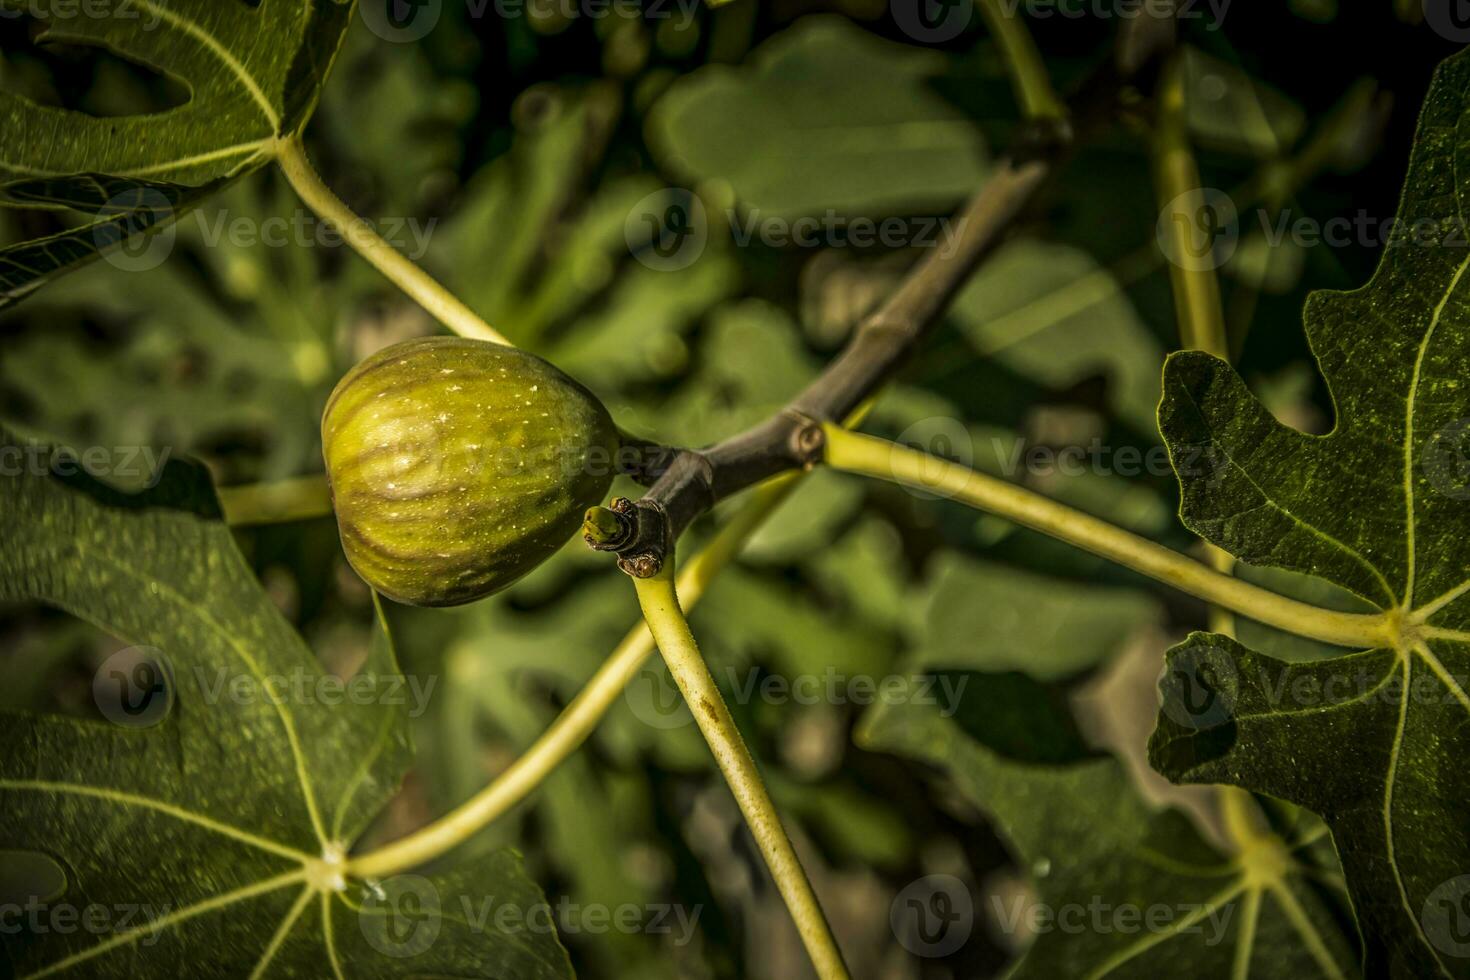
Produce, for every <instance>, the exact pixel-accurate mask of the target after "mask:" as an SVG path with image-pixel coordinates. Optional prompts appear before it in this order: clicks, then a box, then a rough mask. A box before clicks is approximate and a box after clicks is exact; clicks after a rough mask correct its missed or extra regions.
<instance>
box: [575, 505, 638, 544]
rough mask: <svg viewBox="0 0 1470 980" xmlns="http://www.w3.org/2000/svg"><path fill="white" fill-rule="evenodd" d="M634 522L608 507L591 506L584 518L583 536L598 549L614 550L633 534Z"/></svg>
mask: <svg viewBox="0 0 1470 980" xmlns="http://www.w3.org/2000/svg"><path fill="white" fill-rule="evenodd" d="M633 531H634V529H633V523H632V521H630V520H629V519H628V518H627V517H626V516H625V515H623V514H619V513H618V512H617V511H615V510H609V509H608V508H606V507H589V508H587V513H586V515H585V516H584V517H583V519H582V537H583V539H585V540H586V542H587V544H588V546H590V547H591V548H593V549H595V550H597V551H612V550H614V549H616V548H617V547H618V546H619V545H621V544H623V542H625V541H627V540H628V539H629V538H630V537H631V536H632V535H633Z"/></svg>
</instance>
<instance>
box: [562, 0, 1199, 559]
mask: <svg viewBox="0 0 1470 980" xmlns="http://www.w3.org/2000/svg"><path fill="white" fill-rule="evenodd" d="M1151 19H1152V18H1150V17H1139V18H1137V19H1136V21H1135V22H1132V23H1130V24H1129V25H1125V35H1128V34H1129V33H1130V31H1131V32H1132V33H1134V34H1136V33H1138V32H1139V31H1144V28H1143V27H1140V26H1138V24H1137V22H1140V21H1150V20H1151ZM1145 33H1147V32H1146V31H1145ZM1149 37H1150V38H1151V40H1149V41H1148V43H1146V44H1145V43H1143V42H1139V44H1138V45H1135V46H1136V47H1138V48H1139V50H1141V51H1145V52H1147V54H1148V55H1149V57H1147V58H1143V57H1142V56H1137V57H1136V58H1135V61H1136V64H1134V65H1133V68H1134V70H1135V71H1138V70H1142V69H1143V68H1145V67H1146V66H1148V65H1151V64H1153V63H1154V62H1155V61H1156V60H1157V58H1158V57H1159V56H1160V54H1161V53H1162V50H1163V49H1162V48H1161V47H1160V46H1159V45H1160V44H1161V43H1163V42H1162V41H1160V36H1159V35H1158V34H1157V32H1156V33H1155V34H1153V35H1149ZM1168 37H1172V32H1170V33H1169V34H1167V36H1166V37H1165V40H1167V38H1168ZM1126 84H1128V78H1127V77H1126V76H1124V75H1122V74H1120V73H1119V72H1118V70H1117V69H1116V67H1115V66H1114V65H1113V64H1112V62H1109V63H1107V64H1105V65H1103V66H1102V67H1101V68H1099V69H1098V70H1097V71H1096V72H1095V73H1094V74H1093V76H1092V77H1090V78H1089V79H1088V80H1087V81H1085V82H1084V83H1083V84H1082V86H1080V87H1079V89H1078V96H1077V98H1076V99H1075V100H1074V101H1073V104H1072V106H1071V109H1072V120H1073V122H1071V123H1066V122H1064V123H1063V124H1058V123H1057V121H1056V120H1049V119H1048V120H1039V121H1033V122H1032V123H1031V124H1029V125H1026V126H1023V127H1022V128H1021V130H1020V133H1019V136H1018V139H1017V149H1016V150H1015V151H1014V152H1013V153H1012V154H1011V155H1009V156H1007V157H1004V158H1002V159H1001V160H999V161H998V162H997V163H996V165H995V169H994V172H993V173H992V174H991V175H990V176H989V177H987V179H986V182H985V185H984V187H982V188H981V189H980V191H979V192H978V193H977V194H976V195H975V196H974V197H973V198H972V199H971V201H970V202H969V204H968V205H966V207H965V208H964V209H963V210H962V211H961V212H960V214H959V215H958V216H957V218H956V226H957V227H958V229H959V232H958V240H957V242H956V244H955V247H954V248H953V249H952V250H950V251H946V252H941V251H938V250H933V251H930V252H929V253H927V254H926V255H925V256H924V257H923V258H922V259H920V260H919V262H918V263H917V264H916V265H915V266H914V267H913V269H912V270H910V272H909V273H908V275H907V276H906V277H905V278H904V280H903V281H902V282H901V283H900V284H899V286H898V288H897V289H896V290H895V291H894V292H893V293H892V294H891V295H890V296H889V297H888V298H887V300H885V301H884V302H883V303H882V305H881V306H879V308H878V309H877V310H875V311H874V312H873V313H871V314H869V315H868V316H867V317H866V318H865V319H864V320H863V322H862V323H861V324H860V325H859V326H858V328H857V330H856V331H855V332H854V334H853V337H852V339H851V340H850V341H849V342H848V345H847V347H846V348H844V349H843V351H842V352H841V353H840V354H838V355H837V357H836V358H834V359H833V360H832V362H831V363H829V364H828V365H827V367H826V369H825V370H824V371H823V372H822V374H821V375H820V376H819V377H818V378H817V379H816V380H815V381H813V382H812V383H811V384H810V385H808V386H807V388H806V389H805V390H804V391H802V392H801V393H800V394H798V395H797V396H796V397H795V398H793V399H792V400H791V401H790V402H789V403H788V404H787V405H786V406H785V407H784V408H783V409H782V410H781V411H780V412H778V413H776V414H775V415H773V416H772V417H771V418H769V419H767V420H766V421H764V422H762V423H759V424H758V425H756V426H755V427H753V428H751V429H748V430H746V431H745V432H742V433H739V434H738V435H735V436H733V437H731V438H729V439H726V440H724V441H723V442H720V443H718V444H716V445H714V446H712V447H710V448H708V449H704V450H700V451H694V450H683V451H681V452H679V453H678V454H677V455H675V456H674V457H673V459H672V460H671V461H670V462H669V466H668V468H667V470H666V471H665V472H664V473H663V475H662V476H661V477H660V478H659V479H658V480H657V481H656V482H655V483H654V484H653V486H651V487H650V488H649V490H648V491H647V493H645V494H644V495H643V497H642V498H641V499H640V500H638V501H634V502H632V506H629V507H627V508H626V509H625V510H624V512H623V514H622V515H621V519H623V520H625V521H626V522H628V523H629V525H630V526H629V527H628V528H627V529H626V533H623V534H619V535H616V536H614V538H613V541H615V542H616V543H611V542H603V541H597V540H592V541H589V544H591V545H592V547H594V548H598V549H599V550H605V551H613V552H616V553H617V554H618V556H619V565H620V566H621V567H622V568H623V570H624V571H626V572H628V573H629V574H631V575H633V576H635V577H644V576H648V575H653V574H656V573H657V571H658V569H659V568H660V566H661V565H662V563H663V561H664V560H665V558H666V557H667V555H668V553H669V551H670V550H671V548H672V546H673V543H674V542H675V541H677V540H678V538H679V535H680V534H682V533H683V532H684V530H685V529H686V528H687V527H689V525H690V524H691V523H693V521H694V520H695V519H696V518H698V517H699V516H700V515H701V514H703V513H705V512H706V511H708V510H709V509H710V508H711V507H713V506H714V505H715V504H716V503H718V502H719V501H720V500H723V499H725V498H726V497H728V496H730V495H732V494H735V493H738V492H739V491H741V490H744V489H745V488H747V487H749V486H751V485H753V484H755V483H758V482H760V481H761V480H765V479H768V478H769V477H771V476H774V475H776V474H777V473H781V472H785V471H787V470H791V469H805V468H809V467H810V466H812V465H814V464H815V463H816V462H817V461H818V460H819V459H820V457H821V452H822V438H821V428H820V426H821V424H822V423H826V422H836V421H840V420H842V419H844V418H846V417H847V416H848V415H849V414H850V413H851V412H852V411H853V410H854V409H856V408H857V407H858V406H859V405H861V404H862V403H863V402H864V401H866V400H867V399H868V398H870V397H871V396H872V395H874V394H875V393H876V392H877V391H878V389H879V388H881V387H882V386H883V384H884V383H885V382H887V381H888V380H889V379H891V378H892V377H893V375H894V374H895V373H896V372H897V371H898V369H899V368H900V367H901V366H902V365H903V363H904V362H905V361H906V360H907V358H908V357H909V355H910V354H911V353H912V352H913V351H914V349H915V348H916V347H917V346H918V345H919V343H920V342H921V341H922V340H923V339H924V337H925V336H927V334H928V332H929V331H930V330H932V329H933V328H934V326H935V325H936V324H937V323H938V322H939V320H940V317H941V315H942V314H943V312H944V310H945V308H946V307H947V306H948V305H949V302H950V301H951V300H952V299H953V298H954V295H955V294H956V293H957V292H958V291H959V290H960V288H961V287H962V286H963V285H964V284H965V282H966V281H967V280H968V279H969V277H970V275H971V273H972V272H973V271H974V270H975V268H976V267H977V266H978V265H979V263H980V261H981V260H982V259H983V258H984V257H985V256H986V255H987V254H988V253H989V252H990V251H991V250H992V249H994V248H995V246H996V245H997V244H998V243H999V242H1000V241H1001V240H1002V239H1003V238H1004V236H1005V234H1006V233H1007V232H1008V231H1009V230H1010V228H1011V227H1012V225H1013V224H1014V222H1015V221H1016V219H1017V217H1018V216H1019V215H1020V214H1022V212H1023V211H1024V210H1025V209H1026V207H1027V206H1028V205H1029V204H1030V203H1031V201H1032V200H1033V199H1034V197H1035V195H1036V193H1037V191H1038V190H1039V189H1040V188H1041V187H1042V185H1043V184H1044V183H1045V182H1046V180H1047V178H1048V177H1049V176H1051V174H1052V173H1053V172H1054V170H1055V169H1056V167H1057V165H1058V162H1059V161H1060V160H1061V159H1062V157H1063V155H1064V154H1065V152H1066V151H1067V150H1068V149H1069V148H1070V147H1071V145H1072V143H1073V141H1074V139H1076V138H1077V135H1080V133H1081V132H1085V131H1086V130H1087V129H1088V128H1089V127H1091V126H1092V125H1095V124H1096V122H1097V120H1098V119H1100V118H1105V117H1110V116H1111V115H1112V109H1113V106H1114V104H1115V102H1116V96H1117V93H1118V91H1119V90H1120V88H1121V87H1122V86H1124V85H1126Z"/></svg>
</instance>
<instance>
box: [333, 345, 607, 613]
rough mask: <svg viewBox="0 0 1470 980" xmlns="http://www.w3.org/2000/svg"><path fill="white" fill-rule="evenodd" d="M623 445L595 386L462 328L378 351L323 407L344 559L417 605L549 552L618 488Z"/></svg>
mask: <svg viewBox="0 0 1470 980" xmlns="http://www.w3.org/2000/svg"><path fill="white" fill-rule="evenodd" d="M617 449H618V431H617V427H616V426H615V425H614V424H613V421H612V418H611V417H610V416H609V415H608V413H607V409H606V408H604V407H603V405H602V403H601V402H599V401H598V400H597V398H596V397H595V396H593V395H592V393H591V392H589V391H588V390H587V389H586V388H584V387H582V386H581V385H580V384H578V383H577V382H576V381H573V380H572V379H571V378H569V377H567V376H566V375H565V374H563V373H562V372H560V371H558V370H557V369H556V368H555V367H553V366H552V365H550V364H548V363H547V362H546V361H543V360H542V359H541V358H539V357H536V356H535V355H533V354H527V353H525V352H524V351H519V350H516V349H515V348H513V347H504V346H501V345H499V344H492V343H488V342H485V341H479V340H468V339H465V338H461V337H428V338H421V339H418V340H410V341H406V342H404V343H401V344H395V345H393V346H391V347H388V348H385V349H384V350H381V351H379V352H378V353H376V354H374V355H372V356H371V357H369V358H367V359H366V360H364V361H362V362H361V363H360V364H358V365H357V366H356V367H354V368H353V369H352V370H351V371H349V372H348V373H347V375H346V376H345V377H343V378H342V380H341V381H340V382H338V383H337V387H336V388H335V389H334V390H333V391H332V394H331V397H330V398H329V399H328V400H327V407H326V410H325V411H324V412H323V413H322V454H323V456H324V457H325V460H326V466H327V481H328V484H329V486H330V488H331V493H332V504H333V508H334V509H335V511H336V514H337V527H338V530H339V532H340V534H341V537H342V548H343V550H344V551H345V552H346V553H347V560H348V561H349V562H351V564H352V567H353V568H354V569H355V570H356V571H357V574H358V575H360V576H362V578H363V579H364V580H365V581H366V582H367V583H368V584H369V585H371V586H372V587H373V588H374V589H376V590H377V591H378V592H380V593H382V594H383V595H385V596H388V597H389V598H390V599H394V600H396V601H398V602H403V603H407V604H410V605H416V606H456V605H460V604H462V603H466V602H472V601H474V600H475V599H480V598H483V597H484V596H487V595H491V594H492V593H494V592H497V591H499V590H500V589H503V588H505V587H506V586H508V585H510V584H511V583H512V582H514V581H515V580H516V579H518V578H520V577H521V576H522V575H524V574H526V573H527V572H529V571H530V570H531V569H533V568H535V567H536V566H537V565H539V564H540V563H541V562H543V561H545V560H546V559H547V558H548V557H550V555H551V554H552V553H553V552H555V551H556V550H557V549H558V548H560V547H561V546H562V545H563V544H565V543H566V542H567V540H568V539H570V538H571V536H572V535H573V534H575V533H576V532H577V530H578V528H580V527H581V524H582V515H583V512H584V511H585V510H586V509H587V508H588V507H590V506H592V505H593V504H596V503H600V502H601V501H602V500H603V498H604V497H605V495H606V494H607V490H608V487H609V485H610V484H611V483H612V477H613V461H614V459H615V458H616V455H617Z"/></svg>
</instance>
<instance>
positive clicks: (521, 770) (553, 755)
mask: <svg viewBox="0 0 1470 980" xmlns="http://www.w3.org/2000/svg"><path fill="white" fill-rule="evenodd" d="M801 477H802V474H800V473H787V474H784V475H783V476H780V477H777V478H776V479H774V480H771V481H769V482H768V483H764V484H762V485H761V486H759V487H756V488H755V490H754V491H752V493H751V495H750V497H749V499H748V500H747V501H745V502H744V504H743V505H742V506H741V507H740V509H739V510H738V511H736V513H735V515H734V516H733V517H732V518H731V519H730V522H729V523H728V524H726V525H724V526H723V527H722V528H720V530H719V532H718V533H717V534H716V535H715V536H714V538H713V539H712V540H711V541H710V543H709V544H708V545H706V546H705V547H704V548H703V549H702V550H701V551H700V552H699V553H698V554H696V555H695V556H694V557H693V558H691V559H689V560H688V561H686V562H684V565H683V567H682V568H681V569H680V570H679V582H678V590H679V597H680V599H681V600H682V602H683V603H684V608H685V609H686V610H688V609H693V608H694V606H695V605H696V604H697V603H698V602H699V600H700V599H701V598H703V596H704V593H705V590H706V589H707V588H708V587H709V584H710V582H712V581H713V580H714V578H715V576H716V575H718V574H719V573H720V572H721V571H722V570H723V569H724V568H725V566H727V565H729V564H730V562H731V561H733V560H734V559H735V556H736V554H738V553H739V551H740V547H741V545H743V544H744V543H745V541H746V540H747V539H748V538H749V537H750V536H751V535H752V534H754V533H755V529H756V528H758V527H760V525H761V524H762V522H764V521H765V519H766V518H767V517H769V516H770V514H771V513H772V512H773V511H774V510H775V509H776V508H777V507H778V506H780V504H781V502H782V501H783V500H785V499H786V498H787V496H788V495H789V494H790V493H791V491H792V490H793V489H794V488H795V486H796V484H797V483H798V482H799V481H800V479H801ZM653 649H654V647H653V635H652V634H651V633H649V631H648V626H647V625H646V624H645V623H643V622H642V621H641V620H640V621H639V622H638V623H636V624H635V625H634V626H633V628H632V629H630V630H629V631H628V632H627V634H626V635H625V636H624V637H623V641H622V642H621V643H619V644H618V646H617V648H616V649H615V650H613V652H612V653H611V654H610V655H609V656H608V658H607V659H606V660H604V661H603V663H602V666H601V667H599V668H598V669H597V672H596V673H595V674H593V675H592V677H591V678H590V679H589V680H588V681H587V683H586V684H585V685H584V686H583V687H582V690H581V691H580V692H579V693H578V694H577V696H576V697H575V698H574V699H573V700H572V703H571V704H569V705H567V707H566V709H565V710H564V711H562V713H561V714H560V715H558V716H557V718H556V720H555V721H554V722H552V723H551V725H550V726H549V727H548V728H547V729H546V731H544V732H542V733H541V737H540V738H538V739H536V741H535V742H534V743H532V745H531V746H530V748H528V749H526V751H525V752H523V753H521V755H520V756H519V757H518V758H517V759H516V760H515V761H514V762H512V763H511V764H510V765H509V766H508V767H507V768H506V769H505V770H504V771H503V772H501V774H500V775H499V776H496V777H495V779H494V780H492V781H491V782H490V784H489V785H488V786H486V787H485V788H484V789H482V790H480V791H479V792H478V793H476V794H475V795H474V796H472V797H470V799H468V800H466V801H465V802H464V803H462V804H461V805H460V806H458V807H456V808H455V809H454V810H451V811H450V812H449V813H447V814H445V815H444V816H442V817H440V818H439V819H438V820H435V821H434V822H433V823H430V824H428V825H426V826H424V827H421V828H419V829H418V830H416V831H414V832H413V833H410V834H408V835H407V836H405V837H400V838H399V839H398V840H395V841H392V842H390V843H388V844H385V845H383V846H382V847H380V848H378V849H377V850H374V851H368V852H367V853H365V854H360V855H357V856H355V857H353V858H351V859H350V861H349V862H348V870H349V872H350V873H351V874H352V875H353V876H355V877H357V878H381V877H387V876H389V875H395V874H398V873H400V872H402V871H407V870H409V869H411V868H416V867H418V866H420V865H422V864H424V863H426V862H428V861H432V860H433V859H434V858H436V857H439V856H440V855H441V854H444V853H446V852H448V851H450V850H452V849H454V848H455V847H457V846H458V845H460V844H461V843H463V842H464V841H466V840H468V839H469V838H471V837H473V836H474V835H475V834H476V833H478V832H479V831H480V830H482V829H483V828H485V827H486V826H488V825H489V824H490V823H492V822H493V821H494V820H496V819H497V818H498V817H500V816H501V815H502V814H504V813H506V811H508V810H510V809H511V808H512V807H514V806H515V805H516V804H518V803H520V802H521V801H522V800H524V799H525V798H526V797H528V796H530V795H531V793H532V792H533V791H534V790H535V789H536V787H537V786H539V785H541V781H542V780H544V779H545V778H546V777H547V776H548V775H550V774H551V773H552V772H553V771H554V770H555V769H556V767H557V766H559V765H561V764H562V763H563V762H565V761H566V760H567V758H569V757H570V756H571V754H572V753H573V752H575V751H577V749H578V748H580V747H581V745H582V743H583V742H585V741H587V738H588V736H590V735H591V734H592V732H593V731H594V730H595V729H596V728H597V724H598V722H600V721H601V720H602V718H603V716H604V715H606V714H607V712H608V710H609V709H610V708H611V707H612V706H613V705H614V704H617V703H618V702H620V701H621V700H622V697H623V690H624V689H625V688H626V687H627V686H628V683H629V682H630V681H632V680H633V678H634V677H635V676H636V675H637V673H638V670H639V669H640V668H641V667H642V666H643V662H644V661H645V660H647V659H648V656H649V654H651V653H653Z"/></svg>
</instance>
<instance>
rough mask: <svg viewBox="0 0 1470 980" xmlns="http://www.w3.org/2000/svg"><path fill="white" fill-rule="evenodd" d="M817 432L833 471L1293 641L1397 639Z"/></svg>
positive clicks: (1380, 620)
mask: <svg viewBox="0 0 1470 980" xmlns="http://www.w3.org/2000/svg"><path fill="white" fill-rule="evenodd" d="M823 430H824V432H825V433H826V438H827V454H826V461H827V463H828V464H830V465H831V466H832V467H834V468H835V469H839V470H846V471H848V472H851V473H861V474H863V475H865V476H872V477H877V478H879V479H884V480H891V481H893V482H896V483H902V484H906V485H908V486H912V487H917V488H920V489H923V490H925V491H927V492H929V493H937V494H942V495H945V496H948V497H952V498H953V499H955V500H959V501H961V502H963V503H966V504H969V505H970V506H972V507H976V508H978V509H980V510H984V511H987V512H989V513H992V514H995V515H997V516H999V517H1004V518H1006V519H1007V520H1011V521H1014V522H1016V523H1017V524H1022V525H1024V526H1026V527H1029V528H1031V529H1033V530H1036V531H1040V532H1041V533H1043V534H1048V535H1050V536H1052V537H1054V538H1058V539H1060V540H1062V541H1065V542H1067V543H1068V544H1072V545H1075V546H1077V547H1079V548H1082V549H1084V550H1086V551H1090V552H1092V553H1093V554H1095V555H1100V556H1102V557H1103V558H1106V559H1108V560H1109V561H1114V562H1117V563H1118V564H1120V565H1122V566H1124V567H1125V568H1130V569H1132V570H1133V571H1135V572H1140V573H1142V574H1144V575H1147V576H1149V577H1150V578H1154V579H1157V580H1158V581H1160V582H1163V583H1164V584H1165V585H1171V586H1173V587H1174V588H1176V589H1179V590H1180V591H1183V592H1187V593H1189V594H1190V595H1193V596H1197V597H1198V598H1200V599H1203V600H1205V601H1206V602H1210V603H1214V604H1216V605H1220V606H1224V607H1225V608H1227V609H1230V610H1233V611H1235V612H1237V613H1240V614H1242V615H1245V616H1249V617H1250V618H1251V619H1254V620H1257V621H1259V622H1262V623H1265V624H1266V625H1268V626H1275V627H1277V628H1278V629H1283V630H1287V631H1289V632H1292V633H1295V634H1297V635H1298V636H1305V637H1309V638H1311V639H1314V640H1321V641H1322V642H1324V643H1333V644H1336V645H1338V646H1345V647H1356V648H1360V649H1366V648H1378V647H1391V646H1394V645H1395V642H1396V640H1397V637H1398V630H1399V627H1400V624H1399V623H1398V622H1396V621H1394V620H1392V619H1391V618H1390V617H1388V616H1386V615H1384V614H1367V613H1344V612H1336V611H1334V610H1330V609H1322V608H1320V607H1318V606H1314V605H1311V604H1309V603H1305V602H1298V601H1297V600H1295V599H1288V598H1287V597H1286V596H1283V595H1279V594H1277V593H1275V592H1271V591H1270V590H1268V589H1263V588H1260V587H1259V586H1255V585H1251V584H1250V583H1248V582H1242V581H1241V580H1240V579H1236V578H1232V577H1230V576H1229V575H1223V574H1221V573H1220V572H1219V571H1216V570H1215V569H1213V568H1211V567H1209V566H1208V565H1205V564H1204V563H1202V562H1198V561H1195V560H1194V559H1193V558H1189V557H1187V556H1185V555H1182V554H1180V553H1179V552H1177V551H1173V550H1171V549H1169V548H1166V547H1164V546H1163V545H1161V544H1157V543H1155V542H1153V541H1149V540H1148V539H1147V538H1142V537H1139V536H1138V535H1136V534H1133V533H1132V532H1130V531H1125V530H1123V529H1122V528H1120V527H1117V526H1115V525H1113V524H1109V523H1108V522H1107V521H1104V520H1101V519H1100V518H1097V517H1093V516H1092V515H1091V514H1086V513H1083V512H1082V511H1080V510H1074V509H1073V508H1071V507H1068V506H1066V505H1065V504H1060V503H1057V502H1056V501H1055V500H1052V499H1050V498H1048V497H1044V496H1042V495H1041V494H1039V493H1035V492H1034V491H1031V490H1027V489H1025V488H1024V487H1019V486H1016V485H1015V484H1012V483H1008V482H1006V481H1005V480H1000V479H996V478H995V477H992V476H987V475H985V474H983V473H977V472H975V471H973V470H971V469H969V468H967V467H964V466H960V465H958V464H956V463H951V462H949V461H948V460H944V459H939V458H938V457H935V456H930V455H928V454H926V453H921V452H917V451H916V450H912V449H908V448H905V447H903V446H899V445H896V444H894V443H891V442H888V441H887V440H885V439H876V438H874V437H872V436H865V435H860V434H858V433H855V432H848V431H846V430H845V429H842V428H839V427H838V426H834V425H828V426H824V427H823Z"/></svg>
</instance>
